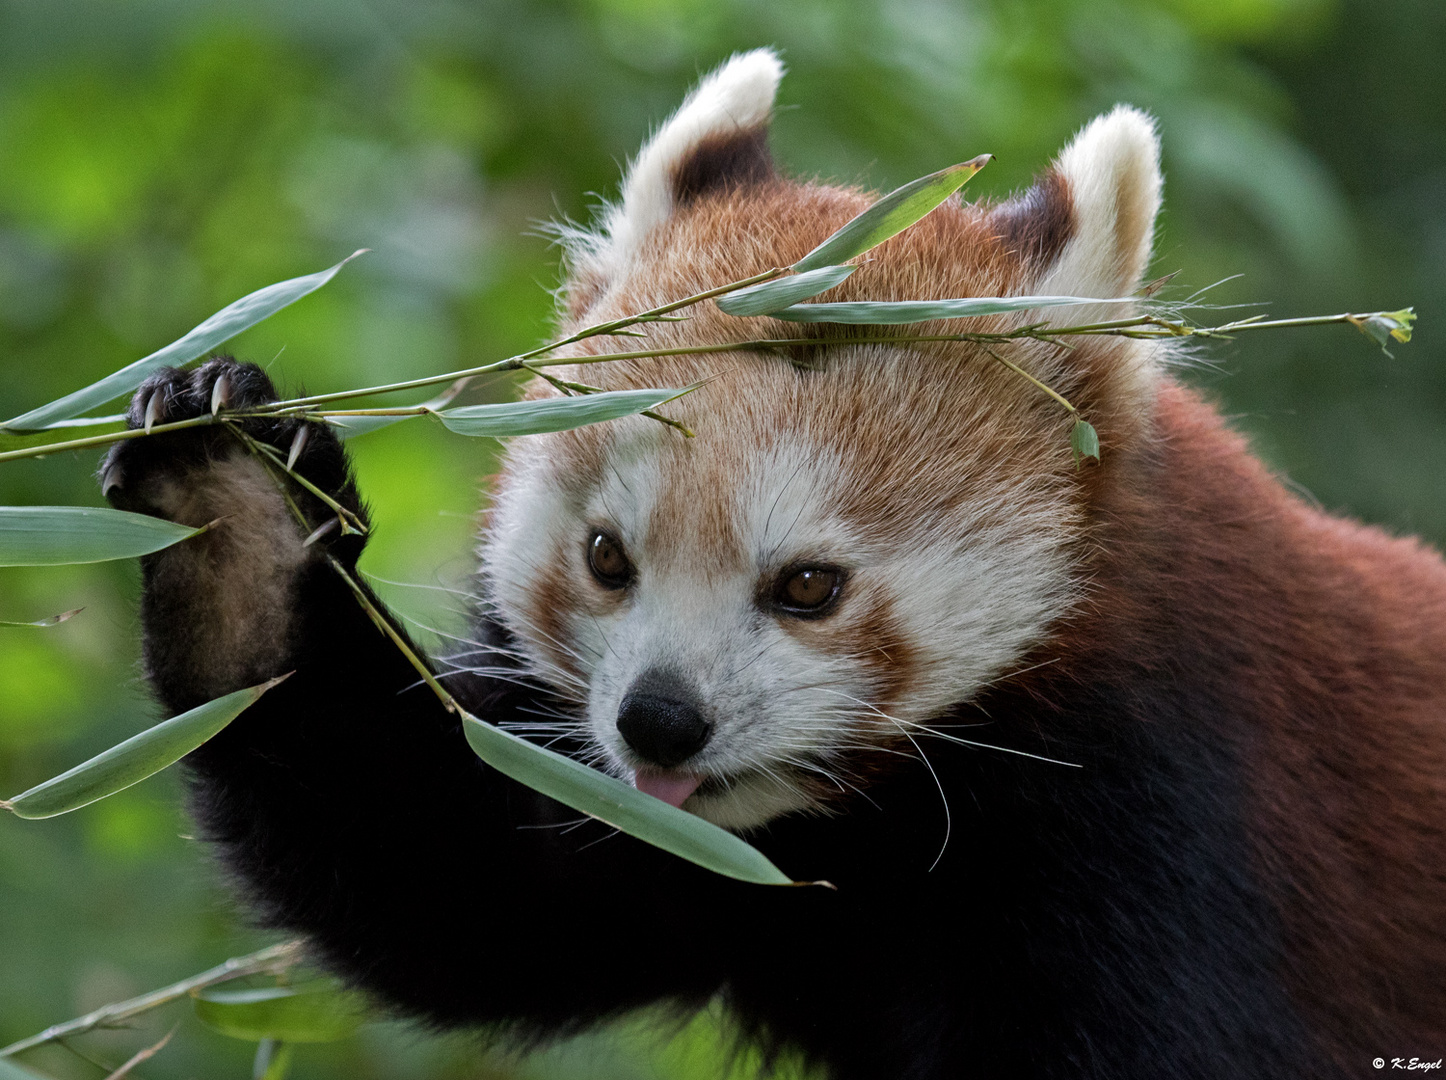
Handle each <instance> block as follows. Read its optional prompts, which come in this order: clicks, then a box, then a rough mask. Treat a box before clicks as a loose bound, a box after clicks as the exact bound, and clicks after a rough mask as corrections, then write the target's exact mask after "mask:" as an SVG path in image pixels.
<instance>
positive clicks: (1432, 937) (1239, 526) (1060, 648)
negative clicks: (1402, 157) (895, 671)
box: [1024, 383, 1446, 1070]
mask: <svg viewBox="0 0 1446 1080" xmlns="http://www.w3.org/2000/svg"><path fill="white" fill-rule="evenodd" d="M1099 471H1100V473H1101V474H1102V475H1103V476H1106V477H1108V478H1109V479H1108V481H1107V482H1106V483H1104V484H1102V485H1101V486H1100V488H1099V490H1098V493H1097V495H1096V504H1095V513H1094V519H1095V521H1096V523H1097V524H1096V528H1095V534H1094V538H1095V541H1096V546H1095V547H1094V550H1093V555H1092V558H1091V566H1092V581H1093V585H1094V588H1093V590H1092V592H1091V595H1090V598H1089V600H1088V602H1087V604H1086V605H1085V607H1084V609H1083V610H1082V611H1081V613H1080V614H1079V615H1078V616H1077V617H1076V618H1075V619H1073V620H1072V621H1071V622H1070V623H1069V625H1067V626H1066V627H1064V628H1063V629H1062V631H1061V633H1060V634H1059V635H1058V637H1057V638H1056V639H1055V640H1054V641H1052V642H1051V643H1050V644H1049V645H1048V646H1047V647H1046V648H1045V649H1044V650H1042V651H1041V653H1042V654H1043V655H1046V656H1047V657H1048V658H1050V659H1052V660H1054V661H1055V663H1054V664H1053V665H1052V666H1051V667H1050V668H1049V669H1046V670H1041V671H1039V672H1037V673H1035V674H1031V675H1026V676H1024V681H1025V682H1028V681H1030V680H1035V681H1037V682H1039V683H1040V684H1043V683H1045V682H1050V683H1052V684H1054V685H1058V684H1059V683H1061V682H1063V683H1066V684H1067V683H1068V682H1069V681H1070V680H1075V679H1079V680H1088V679H1091V678H1099V677H1101V676H1102V674H1105V673H1113V672H1120V671H1121V670H1137V671H1142V672H1143V671H1150V670H1155V671H1161V670H1164V671H1168V670H1171V669H1172V668H1174V667H1175V666H1177V665H1180V664H1182V663H1183V664H1190V665H1195V666H1197V667H1198V666H1201V665H1203V666H1204V670H1206V671H1213V672H1214V673H1215V675H1216V677H1218V678H1219V679H1220V680H1222V682H1223V683H1225V684H1226V685H1227V688H1228V690H1229V691H1230V692H1232V693H1233V694H1234V695H1235V696H1236V697H1237V698H1238V701H1239V702H1240V712H1239V713H1238V714H1237V715H1245V716H1249V717H1252V718H1253V719H1254V721H1256V722H1255V723H1253V724H1252V725H1250V726H1244V725H1230V724H1222V725H1221V726H1220V727H1219V728H1218V729H1217V730H1213V731H1211V732H1210V733H1209V735H1208V737H1209V738H1211V739H1218V740H1224V741H1226V742H1228V743H1229V744H1230V745H1231V746H1232V747H1233V748H1234V750H1235V751H1237V752H1238V754H1239V757H1240V759H1241V760H1242V761H1243V762H1245V763H1246V765H1247V775H1246V777H1245V779H1246V782H1247V785H1248V790H1249V792H1250V794H1249V806H1250V809H1251V815H1252V820H1251V823H1250V828H1251V835H1252V836H1253V837H1254V839H1255V845H1256V847H1255V851H1256V859H1257V866H1256V868H1255V869H1256V870H1258V872H1259V873H1260V875H1261V878H1262V880H1263V881H1264V882H1265V883H1266V884H1267V887H1268V889H1269V891H1270V894H1271V896H1272V897H1273V900H1274V902H1275V904H1277V905H1278V910H1279V914H1280V917H1281V919H1282V922H1283V925H1284V927H1285V939H1286V946H1287V949H1288V952H1289V954H1290V955H1291V961H1290V963H1289V965H1288V967H1287V968H1286V969H1285V970H1283V971H1281V972H1280V977H1281V978H1282V980H1284V981H1285V983H1286V985H1287V986H1288V987H1289V989H1290V991H1291V993H1292V996H1293V997H1294V998H1295V999H1296V1000H1297V1002H1299V1003H1300V1005H1301V1007H1302V1009H1303V1010H1304V1012H1305V1013H1306V1016H1307V1019H1308V1020H1309V1021H1310V1026H1311V1027H1312V1028H1313V1029H1314V1030H1315V1031H1316V1032H1318V1033H1320V1036H1321V1038H1322V1040H1323V1042H1324V1044H1325V1046H1326V1047H1327V1048H1328V1049H1330V1050H1333V1052H1334V1054H1335V1057H1336V1059H1337V1061H1338V1063H1339V1065H1340V1066H1341V1067H1342V1068H1348V1069H1351V1070H1359V1069H1360V1068H1361V1061H1360V1060H1359V1055H1360V1053H1361V1050H1362V1048H1363V1047H1377V1048H1379V1049H1380V1052H1382V1053H1384V1054H1385V1055H1386V1056H1387V1057H1390V1056H1391V1055H1392V1053H1393V1052H1394V1053H1403V1052H1404V1053H1408V1054H1409V1053H1411V1052H1414V1051H1413V1050H1412V1049H1411V1048H1416V1049H1418V1050H1419V1051H1420V1052H1422V1053H1427V1052H1430V1050H1431V1049H1432V1048H1433V1047H1434V1048H1440V1047H1442V1046H1443V1045H1446V983H1443V980H1446V904H1443V900H1442V898H1443V895H1446V565H1443V563H1442V560H1441V558H1440V556H1439V555H1438V554H1437V553H1436V552H1434V551H1432V550H1430V549H1428V548H1426V547H1424V546H1423V545H1422V544H1421V543H1420V542H1418V541H1416V540H1411V539H1395V538H1391V537H1388V536H1387V535H1385V534H1384V533H1382V532H1381V531H1380V530H1378V529H1373V528H1367V527H1364V526H1361V525H1357V524H1355V523H1352V522H1348V521H1343V520H1340V519H1338V518H1333V517H1330V516H1328V515H1325V514H1323V513H1321V512H1319V511H1317V510H1314V509H1312V508H1311V507H1309V506H1307V505H1305V504H1304V503H1303V502H1301V501H1300V500H1299V499H1298V498H1296V497H1295V496H1293V495H1291V494H1290V493H1289V492H1287V491H1286V490H1285V489H1284V488H1283V487H1282V486H1281V485H1280V483H1279V482H1278V481H1277V480H1276V479H1275V478H1274V477H1272V476H1271V475H1270V474H1269V473H1268V472H1267V471H1266V470H1265V469H1264V468H1263V467H1262V466H1261V464H1260V463H1259V462H1258V461H1257V460H1256V459H1255V458H1254V457H1252V456H1251V455H1250V453H1249V451H1248V449H1247V447H1246V445H1245V442H1244V440H1243V439H1241V438H1240V436H1238V435H1237V434H1235V433H1233V432H1231V431H1229V430H1228V429H1227V428H1226V427H1225V426H1224V424H1223V423H1222V421H1221V419H1220V417H1219V415H1218V414H1217V413H1215V411H1214V410H1212V409H1211V408H1209V406H1207V405H1205V404H1204V403H1203V402H1201V401H1200V399H1199V398H1198V396H1196V395H1195V394H1194V393H1192V392H1190V391H1188V390H1185V389H1183V388H1181V387H1179V386H1176V385H1173V384H1169V383H1166V384H1164V385H1163V386H1162V387H1161V390H1160V393H1159V396H1158V398H1157V401H1156V413H1155V431H1154V433H1153V434H1152V436H1151V437H1149V438H1147V439H1144V440H1142V441H1141V443H1140V445H1138V446H1137V447H1131V448H1130V449H1129V450H1128V451H1127V452H1126V453H1122V454H1119V453H1117V455H1116V457H1115V458H1114V459H1112V460H1110V461H1109V462H1108V467H1107V468H1102V469H1101V470H1099ZM1161 610H1167V611H1171V612H1174V613H1177V614H1178V616H1179V625H1183V626H1184V627H1187V628H1188V632H1189V636H1188V637H1187V638H1186V639H1185V640H1184V641H1181V640H1179V639H1178V638H1174V637H1164V636H1162V634H1161V627H1160V624H1159V621H1158V614H1157V613H1158V612H1160V611H1161ZM1038 659H1040V657H1035V658H1032V660H1031V661H1030V662H1035V661H1037V660H1038ZM1392 1048H1395V1049H1394V1051H1393V1050H1392Z"/></svg>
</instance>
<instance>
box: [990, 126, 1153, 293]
mask: <svg viewBox="0 0 1446 1080" xmlns="http://www.w3.org/2000/svg"><path fill="white" fill-rule="evenodd" d="M1161 184H1162V180H1161V176H1160V145H1159V142H1158V140H1157V139H1156V137H1155V124H1154V121H1152V120H1151V119H1150V118H1149V117H1148V116H1146V115H1145V114H1144V113H1142V112H1140V111H1139V110H1138V109H1133V108H1130V107H1129V106H1127V105H1120V106H1117V107H1116V108H1115V109H1114V111H1112V112H1110V113H1107V114H1105V115H1104V116H1100V117H1097V118H1095V119H1094V120H1093V121H1091V122H1090V123H1089V124H1088V125H1086V127H1085V129H1084V130H1083V131H1081V132H1080V133H1079V135H1078V136H1076V137H1075V140H1074V141H1073V142H1072V143H1070V144H1069V146H1067V147H1066V148H1065V149H1064V152H1063V153H1061V154H1060V156H1059V158H1058V159H1057V160H1056V161H1055V163H1054V165H1053V166H1052V167H1051V168H1050V170H1049V171H1048V172H1046V173H1045V174H1044V175H1043V176H1042V177H1041V178H1040V179H1039V181H1038V182H1037V183H1036V184H1035V185H1034V187H1032V188H1031V189H1030V190H1029V191H1027V192H1025V193H1024V194H1023V195H1021V196H1019V197H1017V198H1015V199H1012V200H1010V201H1009V202H1007V203H1004V204H1003V205H1002V206H1000V207H999V208H998V209H997V210H996V211H995V212H994V217H995V220H996V222H997V227H998V230H999V235H1000V236H1001V237H1002V238H1003V240H1004V242H1005V243H1006V245H1008V247H1009V248H1010V249H1011V250H1012V251H1014V252H1016V253H1017V254H1018V255H1019V256H1020V257H1021V258H1022V259H1024V260H1025V262H1026V265H1027V267H1028V269H1029V273H1030V280H1031V285H1030V286H1029V289H1030V291H1031V292H1033V293H1037V294H1040V295H1051V296H1101V297H1114V296H1127V295H1129V294H1130V293H1131V292H1133V291H1134V290H1135V289H1136V288H1138V287H1139V284H1140V280H1141V278H1142V276H1143V275H1144V272H1145V266H1146V264H1148V263H1149V261H1150V248H1151V245H1152V243H1153V240H1154V234H1155V215H1156V214H1157V213H1158V212H1159V209H1160V187H1161Z"/></svg>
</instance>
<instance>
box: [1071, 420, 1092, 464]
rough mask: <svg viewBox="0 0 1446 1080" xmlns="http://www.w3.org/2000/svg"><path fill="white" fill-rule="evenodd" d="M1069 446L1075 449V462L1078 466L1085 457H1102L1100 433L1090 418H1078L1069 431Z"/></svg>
mask: <svg viewBox="0 0 1446 1080" xmlns="http://www.w3.org/2000/svg"><path fill="white" fill-rule="evenodd" d="M1069 448H1070V449H1071V450H1073V451H1074V463H1075V466H1076V467H1078V466H1079V463H1080V461H1081V460H1083V459H1084V458H1094V459H1095V460H1096V461H1098V460H1099V459H1100V434H1099V432H1097V431H1096V430H1095V428H1094V425H1093V424H1091V423H1090V422H1089V421H1088V420H1076V421H1075V422H1074V427H1073V428H1072V429H1070V433H1069Z"/></svg>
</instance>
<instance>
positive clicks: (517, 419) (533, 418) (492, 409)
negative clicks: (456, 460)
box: [436, 386, 696, 438]
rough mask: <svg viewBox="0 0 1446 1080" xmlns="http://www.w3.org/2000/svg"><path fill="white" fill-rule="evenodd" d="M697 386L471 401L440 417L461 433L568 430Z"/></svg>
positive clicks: (654, 403) (496, 435)
mask: <svg viewBox="0 0 1446 1080" xmlns="http://www.w3.org/2000/svg"><path fill="white" fill-rule="evenodd" d="M694 389H696V386H689V387H685V388H684V389H682V390H610V391H608V392H607V393H603V394H581V395H579V396H577V397H554V398H542V399H541V400H538V401H506V402H500V403H498V404H495V405H467V406H464V407H462V408H460V409H439V410H438V411H437V414H436V415H437V418H438V419H439V420H441V421H442V423H443V424H445V425H446V426H447V430H449V431H454V432H456V433H457V434H458V435H486V436H491V437H492V438H502V437H504V436H508V435H540V434H543V433H545V432H549V431H566V430H568V429H569V428H576V427H582V426H583V425H584V424H596V423H598V422H600V421H603V420H616V419H617V418H618V417H621V416H631V415H633V414H634V413H640V412H643V411H644V410H646V409H655V408H657V407H658V406H659V405H662V404H664V403H666V402H669V401H672V400H673V399H674V398H676V397H681V396H682V395H684V394H686V393H688V392H689V391H691V390H694Z"/></svg>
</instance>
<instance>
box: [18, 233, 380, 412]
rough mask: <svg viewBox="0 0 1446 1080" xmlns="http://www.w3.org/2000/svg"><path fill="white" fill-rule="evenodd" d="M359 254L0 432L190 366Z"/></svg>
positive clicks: (99, 401) (277, 288)
mask: <svg viewBox="0 0 1446 1080" xmlns="http://www.w3.org/2000/svg"><path fill="white" fill-rule="evenodd" d="M363 250H364V249H363ZM361 253H362V252H361V251H355V252H352V254H350V255H348V256H347V257H346V258H345V259H343V260H342V261H341V262H339V263H337V264H336V265H335V266H333V267H331V268H330V269H327V270H322V271H319V272H317V273H315V274H307V275H306V276H305V277H298V278H291V279H290V280H289V281H280V282H277V283H276V284H275V285H268V286H266V288H264V289H258V290H256V291H255V292H253V293H250V294H248V295H246V296H243V297H242V298H241V299H240V300H237V301H236V302H235V303H233V304H230V305H228V306H226V307H224V308H222V309H221V310H220V311H218V312H216V314H214V315H212V316H211V317H210V318H209V319H207V320H206V321H205V322H203V323H201V325H199V326H197V327H196V328H195V329H194V330H192V331H191V332H190V333H189V334H187V335H186V336H185V337H183V338H181V339H180V340H179V341H173V342H172V343H171V344H169V345H167V346H166V347H165V348H164V349H160V350H158V351H156V352H153V353H151V355H150V356H147V357H145V358H144V359H141V360H137V361H136V362H135V363H134V364H129V365H127V366H126V367H123V368H121V369H120V370H119V371H117V372H114V373H112V374H110V375H107V376H106V377H105V378H104V379H101V380H100V381H99V382H96V383H92V384H91V385H89V386H87V387H85V388H84V389H81V390H77V391H75V392H74V393H72V394H67V395H65V397H63V398H59V399H57V400H55V401H52V402H50V403H49V404H48V405H42V406H40V408H38V409H32V410H30V412H28V413H24V414H23V415H21V416H17V417H15V419H13V420H8V421H6V422H5V423H4V424H0V429H3V430H9V431H35V430H37V429H39V428H43V427H46V426H48V425H50V424H54V423H55V422H56V421H57V420H66V419H69V418H70V417H72V416H78V415H79V414H80V413H83V412H85V411H86V410H87V409H93V408H95V407H96V406H98V405H104V404H105V403H106V402H107V401H111V400H114V399H115V398H118V397H121V396H122V395H125V394H129V393H130V392H131V391H132V390H134V389H135V388H136V387H138V386H140V384H141V383H143V382H145V379H146V376H147V375H149V374H150V373H151V372H153V371H155V370H156V369H157V368H161V367H175V366H176V365H179V364H185V363H189V362H190V361H192V360H195V359H196V358H197V357H201V356H205V355H206V354H207V353H209V352H210V351H211V350H212V349H214V348H216V346H218V345H220V344H221V343H222V342H224V341H228V340H229V339H231V338H233V337H235V336H236V335H237V334H239V333H240V332H241V331H242V330H247V329H249V328H250V327H253V326H255V325H256V324H257V323H259V322H261V321H262V320H263V319H267V318H270V317H271V316H272V315H275V314H276V313H277V312H278V311H280V310H281V309H282V308H284V307H286V306H287V305H288V304H290V303H292V302H294V301H296V300H300V299H301V298H302V297H303V296H305V295H306V294H307V293H309V292H314V291H316V290H317V289H319V288H321V287H322V286H323V285H325V284H326V283H327V282H328V281H330V280H331V279H332V278H333V277H335V276H336V272H337V271H338V270H340V269H341V268H342V267H343V266H345V265H346V264H347V263H349V262H351V260H352V259H355V258H356V257H357V256H358V255H360V254H361Z"/></svg>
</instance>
